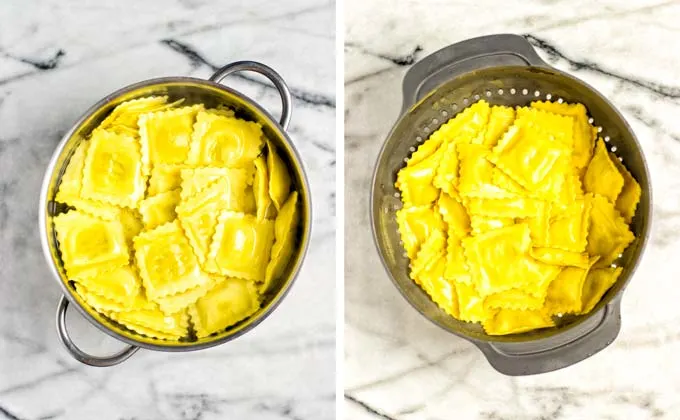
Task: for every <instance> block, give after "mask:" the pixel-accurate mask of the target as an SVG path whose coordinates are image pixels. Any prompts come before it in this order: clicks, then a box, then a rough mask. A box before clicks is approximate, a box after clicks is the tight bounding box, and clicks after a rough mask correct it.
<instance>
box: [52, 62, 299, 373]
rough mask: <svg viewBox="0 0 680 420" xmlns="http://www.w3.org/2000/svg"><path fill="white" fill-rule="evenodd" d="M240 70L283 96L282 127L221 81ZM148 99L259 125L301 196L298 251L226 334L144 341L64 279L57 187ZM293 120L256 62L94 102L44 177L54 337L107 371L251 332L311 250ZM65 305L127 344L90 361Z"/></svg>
mask: <svg viewBox="0 0 680 420" xmlns="http://www.w3.org/2000/svg"><path fill="white" fill-rule="evenodd" d="M243 71H253V72H257V73H260V74H262V75H264V76H265V77H267V78H268V79H269V80H270V81H271V82H272V83H273V84H274V86H275V87H276V89H277V90H278V92H279V94H280V95H281V101H282V111H281V118H280V120H279V123H277V122H276V120H275V119H274V118H272V116H271V115H270V114H269V113H268V112H267V111H265V110H264V109H263V108H262V107H260V106H259V105H258V104H257V103H255V102H254V101H253V100H251V99H250V98H248V97H247V96H245V95H243V94H241V93H239V92H237V91H235V90H233V89H230V88H229V87H227V86H224V85H222V84H220V83H219V82H220V81H222V80H223V79H224V78H225V77H227V76H228V75H230V74H234V73H237V72H243ZM151 95H167V96H168V97H169V101H170V102H172V101H175V100H178V99H184V103H183V104H184V105H191V104H195V103H203V104H205V105H206V107H215V106H218V105H225V106H228V107H229V108H232V109H234V110H235V112H236V115H237V116H238V117H240V118H243V119H246V120H249V121H255V122H258V123H260V124H261V125H262V129H263V132H264V134H265V135H266V136H267V138H268V139H269V140H271V141H272V142H273V143H274V144H275V146H276V148H277V152H278V153H279V154H280V155H281V158H282V159H283V160H284V161H285V162H286V164H287V166H288V170H289V172H290V173H291V178H292V184H293V185H292V188H294V189H295V190H297V191H298V194H299V197H300V202H301V206H300V225H299V227H298V232H297V235H298V241H297V249H296V250H295V252H294V253H293V256H292V257H291V260H290V262H289V264H288V267H287V268H286V270H285V272H284V274H283V275H282V276H281V278H280V279H279V280H278V281H277V282H276V284H274V285H273V286H272V287H271V288H270V289H269V290H270V291H269V292H268V293H267V294H266V295H265V297H264V300H263V302H262V305H261V307H260V309H259V310H258V311H257V312H256V313H255V314H253V315H252V316H251V317H249V318H247V319H245V320H243V321H242V322H240V323H238V324H236V325H234V326H232V327H230V328H228V329H226V330H225V331H222V332H220V333H217V334H214V335H212V336H209V337H205V338H201V339H195V340H186V341H178V342H170V341H164V340H159V339H154V338H149V337H145V336H142V335H140V334H137V333H135V332H132V331H130V330H128V329H127V328H125V327H124V326H122V325H120V324H118V323H116V322H115V321H113V320H111V319H109V318H107V317H106V316H103V315H102V314H100V313H98V312H96V311H95V310H93V309H92V308H90V307H89V306H88V305H87V304H86V303H85V302H84V301H83V300H82V299H81V298H80V296H79V295H78V294H77V293H76V292H75V290H74V288H73V284H72V283H70V282H69V280H68V277H67V276H66V273H65V271H64V265H63V261H62V259H61V255H60V252H59V247H58V245H57V238H56V234H55V230H54V224H53V222H52V218H53V216H56V215H57V214H59V213H61V212H63V211H64V210H65V209H64V208H63V207H64V206H62V205H58V204H57V203H56V202H55V201H54V198H55V194H56V192H57V189H58V188H59V183H60V181H61V177H62V176H63V174H64V171H65V170H66V166H67V164H68V162H69V159H70V157H71V156H72V155H73V153H74V152H75V149H76V148H77V146H78V144H80V142H81V141H83V140H84V139H85V138H86V137H87V136H88V135H89V134H90V132H91V131H92V130H93V129H94V128H95V127H96V126H97V125H99V123H100V122H101V121H102V120H103V119H104V118H105V117H106V116H107V114H108V113H109V112H110V111H111V110H112V109H113V108H115V107H116V105H118V104H120V103H122V102H124V101H129V100H131V99H135V98H140V97H145V96H151ZM290 115H291V95H290V91H289V89H288V87H287V85H286V83H285V82H284V80H283V79H282V78H281V76H280V75H279V74H278V73H276V72H275V71H274V70H273V69H271V68H270V67H268V66H266V65H264V64H261V63H257V62H253V61H241V62H235V63H232V64H229V65H227V66H224V67H222V68H221V69H219V70H218V71H217V72H216V73H215V74H214V75H213V76H212V77H211V78H210V80H203V79H196V78H191V77H166V78H158V79H151V80H147V81H144V82H140V83H136V84H133V85H131V86H128V87H125V88H123V89H121V90H119V91H117V92H114V93H112V94H111V95H109V96H107V97H106V98H104V99H102V100H101V101H99V102H98V103H97V104H95V105H94V106H93V107H92V108H90V110H88V111H87V112H86V113H85V115H84V116H83V117H82V118H81V119H80V120H79V121H78V122H77V123H76V124H75V125H74V126H73V128H72V129H71V130H70V131H69V132H68V133H66V135H64V137H63V139H62V140H61V142H60V143H59V145H58V146H57V148H56V150H55V152H54V155H53V156H52V159H51V161H50V163H49V165H48V167H47V170H46V173H45V179H44V181H43V185H42V189H41V192H40V210H39V224H40V237H41V243H42V248H43V252H44V254H45V259H46V260H47V263H48V265H49V266H50V269H51V272H52V274H53V277H54V278H55V280H57V282H58V283H59V285H60V286H61V288H62V291H63V296H62V297H61V299H60V301H59V305H58V308H57V332H58V335H59V339H60V340H61V342H62V343H63V344H64V346H65V347H66V349H67V350H68V351H69V352H70V354H71V355H72V356H73V357H74V358H75V359H77V360H79V361H80V362H82V363H85V364H88V365H92V366H112V365H115V364H118V363H121V362H123V361H125V360H126V359H128V358H129V357H130V356H132V355H133V354H134V353H135V352H136V351H137V350H139V348H146V349H149V350H158V351H170V352H181V351H192V350H201V349H205V348H208V347H212V346H216V345H220V344H223V343H225V342H227V341H230V340H233V339H234V338H236V337H238V336H240V335H242V334H244V333H246V332H248V331H250V330H251V329H252V328H254V327H255V326H257V325H258V324H259V323H260V322H261V321H262V320H263V319H264V318H266V317H267V316H268V315H269V314H270V313H271V312H272V311H273V310H274V309H275V308H276V306H277V305H278V304H279V303H280V302H281V300H282V299H283V297H284V296H285V295H286V293H287V292H288V290H289V288H290V286H291V285H292V283H293V281H294V279H295V277H296V276H297V273H298V271H299V270H300V266H301V264H302V260H303V259H304V257H305V254H306V252H307V246H308V244H309V238H310V231H311V220H312V215H311V202H310V197H309V184H308V183H307V177H306V175H305V170H304V167H303V164H302V159H300V156H299V154H298V152H297V150H296V149H295V146H294V145H293V142H292V141H291V139H290V137H289V136H288V134H287V133H286V129H287V128H288V124H289V122H290ZM69 304H73V305H74V306H75V307H76V309H77V310H78V312H80V314H81V315H83V316H84V317H85V318H86V319H87V320H88V321H89V322H91V323H92V324H94V325H95V326H96V327H98V328H99V329H100V330H102V331H104V332H105V333H107V334H108V335H110V336H112V337H114V338H116V339H118V340H120V341H123V342H125V343H127V344H128V346H127V347H126V348H125V349H123V350H122V351H120V352H119V353H117V354H114V355H111V356H105V357H101V356H94V355H90V354H88V353H86V352H84V351H83V350H81V349H80V348H78V346H77V345H76V344H75V343H74V342H73V341H72V340H71V338H70V337H69V334H68V329H67V326H66V310H67V308H68V306H69Z"/></svg>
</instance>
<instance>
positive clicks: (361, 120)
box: [344, 0, 680, 420]
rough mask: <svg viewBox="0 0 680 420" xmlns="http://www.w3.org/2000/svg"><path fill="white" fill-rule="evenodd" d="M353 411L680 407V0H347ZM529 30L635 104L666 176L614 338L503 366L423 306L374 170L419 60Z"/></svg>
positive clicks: (550, 412)
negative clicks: (587, 352)
mask: <svg viewBox="0 0 680 420" xmlns="http://www.w3.org/2000/svg"><path fill="white" fill-rule="evenodd" d="M345 18H346V32H345V37H346V39H345V54H346V64H345V69H346V70H345V89H346V92H345V98H346V99H345V116H346V122H345V127H346V128H345V129H346V133H345V136H346V138H345V160H346V165H347V166H346V170H345V174H346V186H345V203H346V206H345V226H346V238H349V240H348V241H347V242H346V246H345V270H346V283H345V314H346V315H345V321H346V325H345V354H344V361H345V371H344V375H345V376H344V377H345V388H346V389H345V410H346V413H347V416H346V417H347V418H351V419H353V420H362V419H399V420H416V419H419V420H420V419H422V420H435V419H437V420H439V419H441V420H444V419H451V418H456V419H466V420H467V419H521V420H524V419H584V418H589V419H652V418H654V419H657V418H658V419H677V418H679V416H680V397H678V389H680V358H678V356H677V355H678V353H680V311H679V310H678V304H677V302H678V301H679V299H680V287H678V286H677V281H678V276H679V274H680V268H679V266H678V264H677V258H678V255H679V254H680V194H679V193H678V191H680V119H679V118H678V115H680V54H678V53H680V47H679V45H680V24H679V23H678V22H680V3H679V2H677V1H667V2H658V1H657V2H655V1H626V2H617V1H602V2H593V1H585V0H575V1H566V0H565V1H548V0H529V1H522V2H499V1H492V0H478V1H474V2H451V1H438V2H425V1H416V0H410V1H403V2H400V3H399V5H398V6H395V4H394V3H393V2H388V1H386V0H376V1H358V0H347V1H346V2H345ZM506 32H510V33H517V34H521V35H525V36H526V37H527V38H528V39H529V41H530V42H531V43H532V44H533V46H534V47H535V48H536V50H537V51H538V53H539V54H540V55H541V57H543V58H544V59H545V60H546V61H547V62H548V63H550V64H551V65H553V66H555V67H557V68H559V69H562V70H565V71H568V72H569V73H571V74H572V75H574V76H576V77H578V78H580V79H582V80H584V81H586V82H587V83H589V84H591V85H592V86H594V87H595V88H596V89H597V90H599V91H600V92H601V93H603V94H604V95H605V96H606V97H608V98H609V99H610V100H611V101H612V102H613V103H614V105H615V106H616V107H618V109H619V110H620V111H621V112H622V113H623V115H624V116H625V118H626V119H627V120H628V122H629V123H630V124H631V126H632V127H633V129H634V130H635V132H636V134H637V136H638V138H639V139H640V141H641V143H642V147H643V149H644V152H645V155H646V158H647V161H648V164H649V168H650V170H651V178H652V184H653V186H654V197H655V203H654V210H653V212H654V225H653V232H652V236H651V240H650V244H649V246H648V248H647V251H646V254H645V256H644V259H643V261H642V263H641V265H640V267H639V269H638V271H637V272H636V274H635V276H634V278H633V280H632V282H631V283H630V285H629V287H628V288H627V289H626V292H625V294H624V297H623V306H622V318H623V326H622V329H621V332H620V334H619V336H618V339H617V340H616V341H615V342H614V343H613V344H612V345H611V346H609V347H608V348H607V349H605V350H604V351H602V352H600V353H598V354H596V355H595V356H593V357H591V358H589V359H587V360H586V361H584V362H582V363H579V364H577V365H574V366H572V367H570V368H567V369H564V370H561V371H557V372H553V373H548V374H543V375H538V376H530V377H514V378H513V377H506V376H503V375H501V374H499V373H497V372H496V371H495V370H493V369H492V368H491V367H490V365H489V364H488V363H487V362H486V360H485V359H484V357H483V356H482V354H481V353H480V352H479V351H478V350H477V349H476V348H475V347H474V346H473V345H472V344H470V343H468V342H467V341H464V340H462V339H459V338H457V337H455V336H453V335H451V334H449V333H447V332H445V331H444V330H442V329H440V328H438V327H437V326H435V325H433V324H431V323H430V322H429V321H428V320H426V319H425V318H424V317H422V316H421V315H420V314H418V313H417V312H416V311H415V310H414V309H412V308H411V307H410V306H409V304H408V303H407V302H406V301H405V300H404V299H403V298H402V297H401V295H400V294H399V292H398V291H397V290H396V288H395V287H393V285H392V283H391V282H390V280H389V279H388V277H387V275H386V273H385V272H384V270H383V267H382V264H381V263H380V260H379V257H378V255H377V252H376V250H375V247H374V245H373V239H372V237H371V231H370V227H369V219H368V217H369V213H368V198H369V188H370V178H371V175H372V169H373V167H374V163H375V159H376V156H377V154H378V151H379V148H380V146H381V145H382V142H383V140H384V138H385V136H386V135H387V133H388V131H389V129H390V128H391V126H392V124H393V123H394V122H395V120H396V118H397V116H398V113H399V110H400V107H401V82H402V78H403V75H404V73H405V71H406V69H407V68H408V66H409V64H412V63H413V62H414V60H418V59H419V58H422V57H424V56H425V55H427V54H428V53H431V52H433V51H435V50H437V49H439V48H442V47H444V46H446V45H449V44H452V43H455V42H458V41H462V40H464V39H467V38H472V37H475V36H480V35H486V34H491V33H506Z"/></svg>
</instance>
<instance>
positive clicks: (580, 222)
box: [546, 196, 592, 255]
mask: <svg viewBox="0 0 680 420" xmlns="http://www.w3.org/2000/svg"><path fill="white" fill-rule="evenodd" d="M591 207H592V200H591V198H590V196H588V197H586V198H584V199H578V200H575V201H574V202H573V203H572V204H571V205H569V206H568V207H567V208H566V209H563V210H562V209H556V208H554V207H553V208H552V211H553V214H552V215H551V221H550V227H549V228H548V244H546V246H548V247H551V248H559V249H564V250H566V251H573V252H583V251H584V250H585V249H586V244H587V242H588V229H589V226H590V225H591V224H592V222H591ZM591 255H592V254H591Z"/></svg>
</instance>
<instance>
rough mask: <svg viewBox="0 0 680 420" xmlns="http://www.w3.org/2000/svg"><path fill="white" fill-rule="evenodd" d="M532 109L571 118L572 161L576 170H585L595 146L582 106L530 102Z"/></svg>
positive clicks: (586, 115) (586, 114) (584, 108)
mask: <svg viewBox="0 0 680 420" xmlns="http://www.w3.org/2000/svg"><path fill="white" fill-rule="evenodd" d="M531 107H532V108H537V109H542V110H544V111H549V112H552V113H554V114H558V115H564V116H569V117H572V118H573V120H574V123H573V130H572V131H573V134H574V141H573V151H572V161H573V162H574V167H575V168H577V169H581V168H585V167H586V166H587V165H588V162H589V161H590V157H591V156H592V153H593V147H594V145H595V136H594V135H593V131H592V128H593V127H592V126H591V125H590V123H589V122H588V113H587V111H586V107H585V106H583V104H567V103H558V102H541V101H538V102H532V103H531Z"/></svg>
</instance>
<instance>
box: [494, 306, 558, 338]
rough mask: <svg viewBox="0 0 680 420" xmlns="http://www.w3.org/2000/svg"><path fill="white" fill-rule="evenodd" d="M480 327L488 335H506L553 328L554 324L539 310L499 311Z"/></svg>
mask: <svg viewBox="0 0 680 420" xmlns="http://www.w3.org/2000/svg"><path fill="white" fill-rule="evenodd" d="M482 325H484V331H486V333H487V334H489V335H508V334H519V333H523V332H527V331H532V330H537V329H541V328H549V327H554V326H555V323H554V322H553V320H552V319H551V318H550V317H549V316H547V315H545V314H544V313H543V312H542V311H539V310H533V311H523V310H516V309H501V310H499V311H498V312H497V313H496V314H495V316H494V317H493V318H490V319H488V320H486V322H483V323H482Z"/></svg>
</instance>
